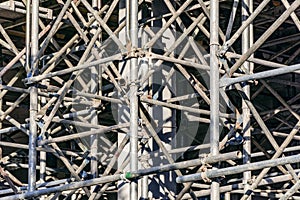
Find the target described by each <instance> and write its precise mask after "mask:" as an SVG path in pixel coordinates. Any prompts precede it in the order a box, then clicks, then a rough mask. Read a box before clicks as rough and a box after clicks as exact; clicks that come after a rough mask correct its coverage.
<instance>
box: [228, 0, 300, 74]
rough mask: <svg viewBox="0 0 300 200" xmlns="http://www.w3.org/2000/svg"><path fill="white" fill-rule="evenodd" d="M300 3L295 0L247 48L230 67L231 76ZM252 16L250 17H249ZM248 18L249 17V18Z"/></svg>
mask: <svg viewBox="0 0 300 200" xmlns="http://www.w3.org/2000/svg"><path fill="white" fill-rule="evenodd" d="M299 5H300V1H294V3H293V4H292V5H291V6H290V7H289V8H288V9H287V10H286V11H285V12H284V13H283V14H282V15H281V16H280V17H279V18H278V19H277V20H276V21H275V22H274V23H273V24H272V25H271V27H270V28H268V30H266V31H265V32H264V34H263V35H262V36H261V37H260V38H259V39H258V40H257V41H256V42H255V43H254V44H253V45H252V46H251V47H250V48H249V49H248V50H247V52H246V53H244V55H243V56H242V57H241V58H240V59H239V60H238V61H237V62H236V63H235V64H234V65H233V66H232V67H231V68H230V76H231V75H232V74H233V73H234V72H235V71H236V70H237V69H238V68H239V67H240V66H241V64H243V63H244V62H245V60H247V59H248V58H249V57H250V56H251V55H252V54H253V52H254V51H256V50H257V49H258V48H259V47H260V46H261V45H262V44H263V43H264V42H265V41H266V40H267V39H268V38H269V37H270V36H271V35H272V33H274V31H275V30H276V29H277V28H278V27H279V26H280V25H281V24H282V23H283V22H284V21H285V20H286V19H287V18H288V17H289V16H290V15H291V13H292V12H293V11H294V10H296V9H297V8H298V7H299ZM249 18H250V17H249ZM249 18H248V19H249Z"/></svg>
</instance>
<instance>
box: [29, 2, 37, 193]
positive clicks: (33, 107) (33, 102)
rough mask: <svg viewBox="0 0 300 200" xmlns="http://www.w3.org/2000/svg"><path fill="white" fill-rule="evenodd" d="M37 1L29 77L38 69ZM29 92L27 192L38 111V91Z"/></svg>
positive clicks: (33, 163)
mask: <svg viewBox="0 0 300 200" xmlns="http://www.w3.org/2000/svg"><path fill="white" fill-rule="evenodd" d="M38 20H39V0H32V15H31V56H30V58H31V60H30V65H31V66H30V73H31V74H29V76H33V75H35V73H36V72H37V69H38V50H39V40H38V39H39V24H38ZM29 91H30V94H31V95H30V112H29V117H30V119H29V144H28V146H29V155H28V157H29V158H28V165H29V167H28V191H29V192H33V191H35V189H36V165H37V160H36V159H37V151H36V146H37V123H36V121H35V120H36V115H37V109H38V89H37V86H36V85H32V86H31V87H30V88H29Z"/></svg>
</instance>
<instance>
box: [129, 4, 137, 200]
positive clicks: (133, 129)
mask: <svg viewBox="0 0 300 200" xmlns="http://www.w3.org/2000/svg"><path fill="white" fill-rule="evenodd" d="M128 2H129V5H127V9H129V10H128V11H127V13H128V16H129V25H128V28H129V30H128V31H129V32H128V36H129V41H130V43H131V49H130V51H134V50H135V49H137V48H138V45H139V44H138V28H139V27H138V1H137V0H131V1H128ZM137 81H138V59H137V58H135V57H133V58H131V59H130V85H129V90H130V91H129V92H130V98H129V99H130V105H129V109H130V171H137V169H138V119H139V117H138V111H139V106H138V96H137V95H138V94H137V92H138V82H137ZM130 199H131V200H137V199H138V182H137V180H132V181H131V182H130Z"/></svg>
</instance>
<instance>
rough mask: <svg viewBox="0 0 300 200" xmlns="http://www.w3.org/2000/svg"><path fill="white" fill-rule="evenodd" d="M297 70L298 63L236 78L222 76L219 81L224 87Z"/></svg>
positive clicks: (298, 67) (299, 66)
mask: <svg viewBox="0 0 300 200" xmlns="http://www.w3.org/2000/svg"><path fill="white" fill-rule="evenodd" d="M297 70H300V64H295V65H291V66H286V67H284V68H279V69H272V70H267V71H263V72H257V73H255V74H249V75H245V76H240V77H236V78H222V79H221V81H220V87H225V86H229V85H232V84H234V83H239V82H245V81H249V80H254V79H263V78H268V77H273V76H278V75H282V74H287V73H291V72H294V71H297Z"/></svg>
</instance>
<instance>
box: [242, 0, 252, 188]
mask: <svg viewBox="0 0 300 200" xmlns="http://www.w3.org/2000/svg"><path fill="white" fill-rule="evenodd" d="M249 8H250V0H242V12H241V13H242V23H244V22H245V21H246V20H247V18H248V17H249V15H250V9H249ZM250 37H251V34H250V27H247V28H246V29H245V30H244V31H243V33H242V54H244V53H246V52H247V51H248V49H249V47H250ZM243 67H244V68H245V69H247V70H248V71H250V63H249V62H245V63H244V65H243ZM243 91H244V93H245V95H246V96H247V97H248V98H249V99H250V85H248V84H246V85H245V86H244V87H243ZM242 109H243V137H244V140H245V141H244V143H243V163H244V164H249V163H250V162H251V131H250V109H249V108H248V106H247V104H246V103H245V102H244V101H243V102H242ZM250 180H251V171H246V172H244V173H243V184H244V190H245V191H247V190H248V189H249V188H250V184H249V183H250Z"/></svg>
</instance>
